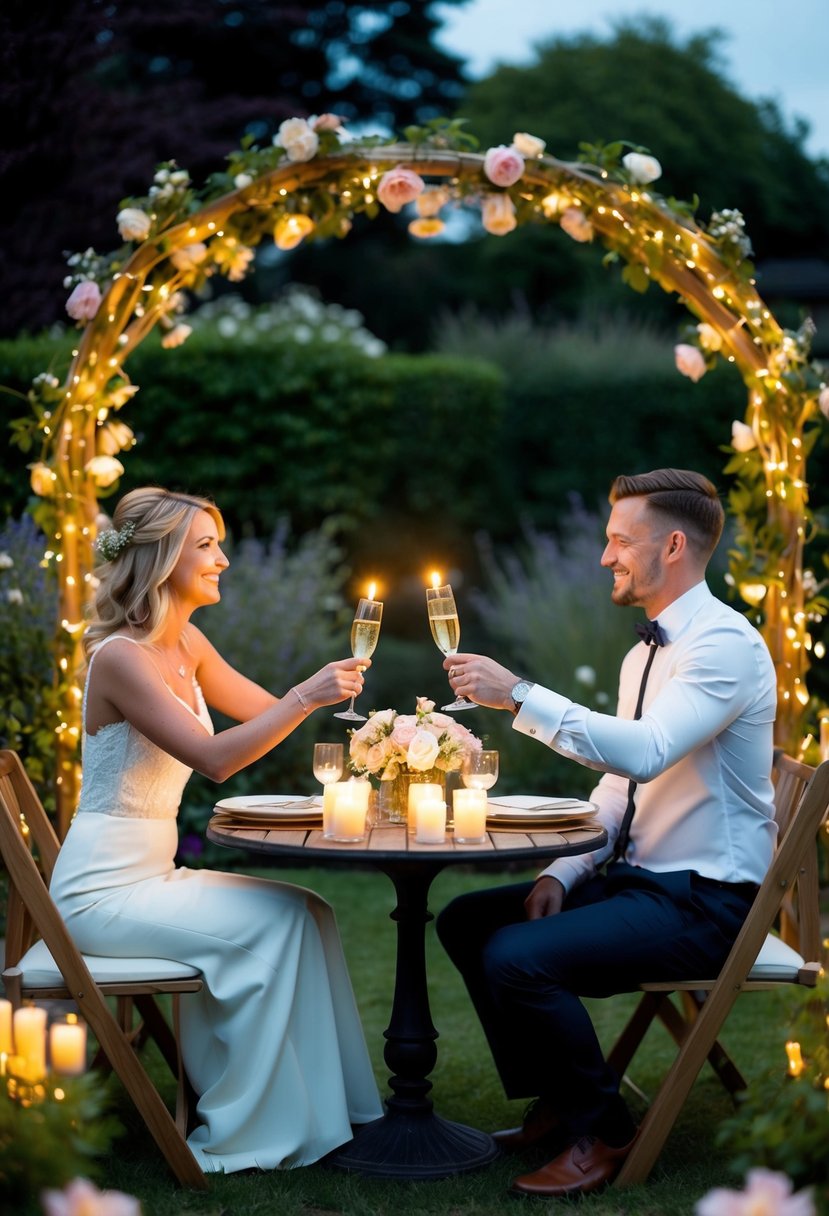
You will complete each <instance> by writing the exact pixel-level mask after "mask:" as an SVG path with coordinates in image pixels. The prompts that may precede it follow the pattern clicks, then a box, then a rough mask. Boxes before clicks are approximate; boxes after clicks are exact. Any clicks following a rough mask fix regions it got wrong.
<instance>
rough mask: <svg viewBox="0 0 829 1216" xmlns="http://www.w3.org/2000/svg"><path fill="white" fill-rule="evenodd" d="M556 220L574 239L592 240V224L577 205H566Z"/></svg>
mask: <svg viewBox="0 0 829 1216" xmlns="http://www.w3.org/2000/svg"><path fill="white" fill-rule="evenodd" d="M558 222H559V224H560V225H561V227H562V228H563V229H564V231H565V232H566V233H567V235H568V236H569V237H572V239H573V240H574V241H592V240H593V225H592V224H591V223H590V220H589V219H588V218H587V216H586V215H585V214H584V212H583V211H581V210H580V209H579V208H578V207H568V208H567V210H566V211H564V212H562V215H561V219H560V220H559V221H558Z"/></svg>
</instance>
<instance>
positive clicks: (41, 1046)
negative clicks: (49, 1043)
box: [14, 1005, 46, 1081]
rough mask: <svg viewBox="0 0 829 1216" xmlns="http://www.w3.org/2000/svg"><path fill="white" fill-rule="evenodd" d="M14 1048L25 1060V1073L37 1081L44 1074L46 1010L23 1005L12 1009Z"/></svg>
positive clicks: (35, 1006)
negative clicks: (20, 1007)
mask: <svg viewBox="0 0 829 1216" xmlns="http://www.w3.org/2000/svg"><path fill="white" fill-rule="evenodd" d="M14 1050H15V1053H16V1054H17V1055H18V1056H22V1057H23V1059H24V1060H25V1062H26V1065H25V1075H26V1076H27V1077H28V1078H29V1079H31V1080H33V1081H37V1080H39V1079H40V1078H41V1077H43V1076H45V1075H46V1010H45V1009H40V1008H39V1007H38V1006H37V1005H24V1006H23V1008H22V1009H15V1011H14Z"/></svg>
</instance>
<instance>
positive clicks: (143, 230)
mask: <svg viewBox="0 0 829 1216" xmlns="http://www.w3.org/2000/svg"><path fill="white" fill-rule="evenodd" d="M116 223H117V224H118V232H119V233H120V235H121V240H123V241H146V239H147V237H148V236H149V233H150V226H151V225H152V220H151V219H150V217H149V216H148V215H147V212H146V211H142V210H141V208H140V207H124V209H123V211H119V212H118V215H117V216H116Z"/></svg>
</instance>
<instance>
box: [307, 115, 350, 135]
mask: <svg viewBox="0 0 829 1216" xmlns="http://www.w3.org/2000/svg"><path fill="white" fill-rule="evenodd" d="M343 121H344V120H343V118H342V117H341V115H339V114H320V115H319V117H318V118H315V119H314V120H313V123H312V126H313V128H314V130H315V131H339V129H340V127H341V126H342V125H343Z"/></svg>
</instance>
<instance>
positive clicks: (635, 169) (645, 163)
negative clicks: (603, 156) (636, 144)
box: [622, 152, 662, 186]
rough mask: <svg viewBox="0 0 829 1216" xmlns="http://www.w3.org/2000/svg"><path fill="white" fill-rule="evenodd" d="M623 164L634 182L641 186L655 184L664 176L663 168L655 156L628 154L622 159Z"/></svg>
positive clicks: (638, 153) (636, 153)
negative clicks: (649, 183)
mask: <svg viewBox="0 0 829 1216" xmlns="http://www.w3.org/2000/svg"><path fill="white" fill-rule="evenodd" d="M622 164H623V165H624V166H625V168H626V169H627V171H628V173H629V174H630V176H631V178H632V179H633V181H635V182H638V183H639V184H640V185H643V186H645V185H647V183H648V182H655V181H656V179H657V178H658V177H661V176H662V166H661V165H660V163H659V161H658V160H657V159H656V157H655V156H645V155H644V153H642V152H628V153H627V155H626V156H623V157H622Z"/></svg>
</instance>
